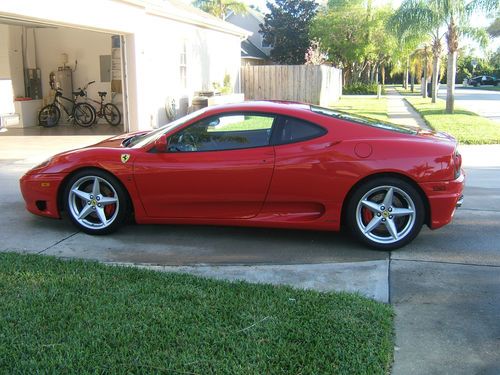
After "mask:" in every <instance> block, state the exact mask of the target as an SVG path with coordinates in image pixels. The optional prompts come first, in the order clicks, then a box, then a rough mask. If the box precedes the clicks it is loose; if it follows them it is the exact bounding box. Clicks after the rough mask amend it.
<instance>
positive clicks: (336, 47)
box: [311, 0, 397, 84]
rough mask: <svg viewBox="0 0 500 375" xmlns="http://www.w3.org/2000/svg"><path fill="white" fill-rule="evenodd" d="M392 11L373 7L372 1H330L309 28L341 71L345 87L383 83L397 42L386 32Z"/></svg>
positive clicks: (389, 8)
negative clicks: (359, 83)
mask: <svg viewBox="0 0 500 375" xmlns="http://www.w3.org/2000/svg"><path fill="white" fill-rule="evenodd" d="M391 13H392V8H391V7H389V6H385V7H377V8H373V7H372V2H371V0H368V1H361V0H354V1H350V0H349V1H347V0H330V1H329V2H328V7H327V8H325V9H322V10H321V11H320V12H319V13H318V14H317V16H316V17H315V19H314V21H313V23H312V26H311V35H312V36H313V37H315V38H318V39H321V41H322V45H323V47H325V48H326V49H327V50H328V58H329V61H330V62H331V63H333V64H334V65H337V66H339V67H342V69H343V73H344V80H343V81H344V83H346V84H350V83H356V82H359V81H361V82H367V83H368V82H369V83H373V82H378V76H379V72H380V73H381V76H382V77H381V78H382V83H384V81H385V70H386V67H387V66H388V65H389V64H390V63H392V61H393V60H394V51H395V50H396V44H397V39H396V38H395V36H394V35H393V34H391V33H387V32H386V27H385V25H386V23H387V19H388V18H389V16H390V14H391Z"/></svg>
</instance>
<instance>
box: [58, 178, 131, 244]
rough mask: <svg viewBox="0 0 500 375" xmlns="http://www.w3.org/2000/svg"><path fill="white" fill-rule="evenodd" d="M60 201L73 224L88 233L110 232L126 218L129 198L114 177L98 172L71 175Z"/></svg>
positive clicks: (118, 226)
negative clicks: (62, 202)
mask: <svg viewBox="0 0 500 375" xmlns="http://www.w3.org/2000/svg"><path fill="white" fill-rule="evenodd" d="M96 182H97V186H98V187H99V188H98V190H97V189H96V188H95V185H96ZM63 200H64V207H65V210H66V212H67V213H68V216H69V217H70V219H71V221H72V222H73V224H74V225H75V226H76V227H77V228H79V229H80V230H82V231H83V232H85V233H88V234H95V235H99V234H108V233H112V232H114V231H116V230H117V229H118V228H120V227H121V226H122V225H123V224H124V222H125V220H126V219H127V217H128V216H129V207H130V205H129V200H128V195H127V192H126V191H125V189H124V188H123V186H122V184H121V183H120V182H119V181H118V180H117V179H116V177H114V176H112V175H111V174H109V173H107V172H104V171H102V170H98V169H87V170H82V171H80V172H78V173H76V174H75V175H73V176H72V177H71V178H70V179H69V181H68V182H67V184H66V188H65V189H64V197H63Z"/></svg>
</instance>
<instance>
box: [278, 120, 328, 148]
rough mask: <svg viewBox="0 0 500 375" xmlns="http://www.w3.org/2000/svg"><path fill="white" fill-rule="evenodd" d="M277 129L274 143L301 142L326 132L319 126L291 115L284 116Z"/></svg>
mask: <svg viewBox="0 0 500 375" xmlns="http://www.w3.org/2000/svg"><path fill="white" fill-rule="evenodd" d="M277 131H278V134H277V136H276V144H287V143H295V142H301V141H306V140H309V139H314V138H318V137H321V136H322V135H324V134H326V130H325V129H324V128H322V127H321V126H319V125H316V124H312V123H310V122H307V121H304V120H300V119H297V118H292V117H285V118H284V119H283V121H282V123H281V126H280V127H279V129H278V130H277Z"/></svg>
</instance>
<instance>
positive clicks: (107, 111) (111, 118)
mask: <svg viewBox="0 0 500 375" xmlns="http://www.w3.org/2000/svg"><path fill="white" fill-rule="evenodd" d="M104 118H105V119H106V121H107V122H108V124H109V125H113V126H117V125H119V124H120V122H121V121H122V115H121V114H120V110H119V109H118V107H117V106H116V105H114V104H113V103H107V104H105V105H104Z"/></svg>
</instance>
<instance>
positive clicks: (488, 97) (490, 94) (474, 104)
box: [438, 85, 500, 122]
mask: <svg viewBox="0 0 500 375" xmlns="http://www.w3.org/2000/svg"><path fill="white" fill-rule="evenodd" d="M490 87H492V86H490ZM438 96H439V98H441V99H446V85H441V86H440V89H439V94H438ZM455 105H456V106H457V107H462V108H463V109H466V110H469V111H472V112H476V113H477V114H479V115H481V116H483V117H487V118H489V119H491V120H493V121H498V122H500V91H489V90H484V88H482V89H475V88H472V87H469V88H462V87H460V86H458V87H457V88H456V89H455Z"/></svg>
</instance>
